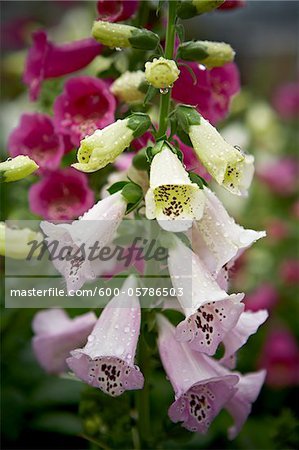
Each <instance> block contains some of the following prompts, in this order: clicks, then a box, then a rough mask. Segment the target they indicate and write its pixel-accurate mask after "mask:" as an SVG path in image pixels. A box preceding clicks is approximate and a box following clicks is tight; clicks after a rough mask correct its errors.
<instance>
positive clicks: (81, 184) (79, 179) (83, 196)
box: [29, 167, 94, 220]
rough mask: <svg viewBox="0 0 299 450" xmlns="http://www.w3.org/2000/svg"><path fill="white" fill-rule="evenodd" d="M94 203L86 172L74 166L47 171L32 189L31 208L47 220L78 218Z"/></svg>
mask: <svg viewBox="0 0 299 450" xmlns="http://www.w3.org/2000/svg"><path fill="white" fill-rule="evenodd" d="M93 204H94V193H93V191H92V190H91V189H90V187H89V186H88V180H87V177H86V175H85V174H84V173H79V172H77V171H76V170H74V169H72V168H71V167H67V168H66V169H60V170H55V171H53V172H49V173H47V174H46V175H45V176H44V177H42V178H41V180H40V181H38V182H37V183H35V184H33V185H32V186H31V187H30V189H29V205H30V209H31V211H32V212H34V213H35V214H37V215H39V216H42V217H43V218H44V219H47V220H69V219H76V218H77V217H78V216H80V215H81V214H83V213H85V211H87V210H88V209H89V208H91V207H92V205H93Z"/></svg>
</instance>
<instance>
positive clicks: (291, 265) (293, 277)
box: [280, 259, 299, 285]
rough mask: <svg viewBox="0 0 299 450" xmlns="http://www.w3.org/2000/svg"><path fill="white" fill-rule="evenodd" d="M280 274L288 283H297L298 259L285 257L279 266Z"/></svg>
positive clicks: (298, 273) (298, 282) (298, 274)
mask: <svg viewBox="0 0 299 450" xmlns="http://www.w3.org/2000/svg"><path fill="white" fill-rule="evenodd" d="M280 275H281V278H282V280H283V281H284V283H286V284H288V285H292V284H294V285H296V284H299V259H287V260H286V261H283V263H282V264H281V267H280Z"/></svg>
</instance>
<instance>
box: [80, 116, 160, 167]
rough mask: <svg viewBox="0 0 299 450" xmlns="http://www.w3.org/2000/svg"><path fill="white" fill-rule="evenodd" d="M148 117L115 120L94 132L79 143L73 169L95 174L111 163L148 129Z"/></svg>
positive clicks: (149, 122)
mask: <svg viewBox="0 0 299 450" xmlns="http://www.w3.org/2000/svg"><path fill="white" fill-rule="evenodd" d="M150 125H151V121H150V118H149V116H148V115H146V114H142V113H135V114H132V115H131V116H129V117H127V118H126V119H123V120H120V119H119V120H117V121H116V122H115V123H113V124H111V125H109V126H108V127H106V128H104V129H102V130H96V131H95V132H94V133H93V134H92V135H91V136H88V137H86V138H85V139H83V140H82V141H81V144H80V148H79V150H78V154H77V158H78V161H79V162H78V163H76V164H73V167H75V169H77V170H81V171H82V172H95V171H96V170H99V169H101V168H102V167H105V166H106V165H107V164H109V163H111V162H113V161H114V160H115V159H116V158H117V157H118V156H119V155H120V154H121V153H122V152H123V151H124V150H125V149H126V148H127V147H128V146H129V145H130V143H131V142H132V141H133V140H134V139H135V138H136V137H138V136H140V135H142V134H143V133H145V131H146V130H147V129H148V128H149V127H150Z"/></svg>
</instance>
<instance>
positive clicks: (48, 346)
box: [32, 309, 97, 374]
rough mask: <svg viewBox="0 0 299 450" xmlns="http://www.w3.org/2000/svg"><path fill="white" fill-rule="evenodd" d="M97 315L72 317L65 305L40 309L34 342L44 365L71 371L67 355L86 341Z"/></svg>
mask: <svg viewBox="0 0 299 450" xmlns="http://www.w3.org/2000/svg"><path fill="white" fill-rule="evenodd" d="M96 319H97V318H96V316H95V314H94V313H93V312H89V313H87V314H83V315H81V316H78V317H75V318H74V319H70V318H69V317H68V315H67V314H66V313H65V311H63V310H62V309H49V310H44V311H39V312H38V313H37V314H36V315H35V316H34V319H33V322H32V328H33V331H34V334H35V336H34V337H33V340H32V346H33V350H34V353H35V356H36V359H37V360H38V362H39V364H40V365H41V366H42V368H43V369H44V370H45V371H46V372H49V373H53V374H60V373H63V372H67V370H68V366H67V364H66V358H67V357H68V356H69V355H70V351H71V350H73V349H74V348H76V347H78V346H80V345H83V344H84V342H85V341H86V339H87V336H88V335H89V333H90V332H91V330H92V329H93V327H94V325H95V323H96Z"/></svg>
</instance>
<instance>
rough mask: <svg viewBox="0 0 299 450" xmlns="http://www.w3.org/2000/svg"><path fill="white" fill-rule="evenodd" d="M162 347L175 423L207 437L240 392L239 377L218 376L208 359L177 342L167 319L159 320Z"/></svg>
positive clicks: (171, 409)
mask: <svg viewBox="0 0 299 450" xmlns="http://www.w3.org/2000/svg"><path fill="white" fill-rule="evenodd" d="M158 324H159V338H158V347H159V353H160V358H161V361H162V364H163V367H164V369H165V372H166V374H167V376H168V378H169V381H170V382H171V384H172V387H173V389H174V393H175V401H174V403H173V404H172V405H171V406H170V408H169V410H168V415H169V417H170V419H171V420H172V421H173V422H183V423H182V425H183V427H184V428H187V430H190V431H193V432H198V433H206V432H207V430H208V428H209V426H210V424H211V422H212V421H213V419H214V418H215V417H216V416H217V414H218V413H219V411H220V410H221V409H222V408H223V406H224V405H225V404H226V403H227V401H228V400H229V399H230V398H232V396H233V394H234V393H235V392H236V389H235V388H234V386H235V385H236V384H237V383H238V381H239V377H238V376H236V375H224V376H218V374H217V372H216V371H215V369H214V368H213V367H212V366H211V365H210V364H209V362H208V361H207V360H206V359H205V357H204V355H202V354H200V353H197V352H194V351H193V350H191V348H190V347H189V346H188V345H187V344H184V343H180V342H178V341H177V340H176V338H175V328H174V327H173V326H172V325H171V323H170V322H169V321H168V320H167V319H166V318H165V317H163V316H159V318H158Z"/></svg>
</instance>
